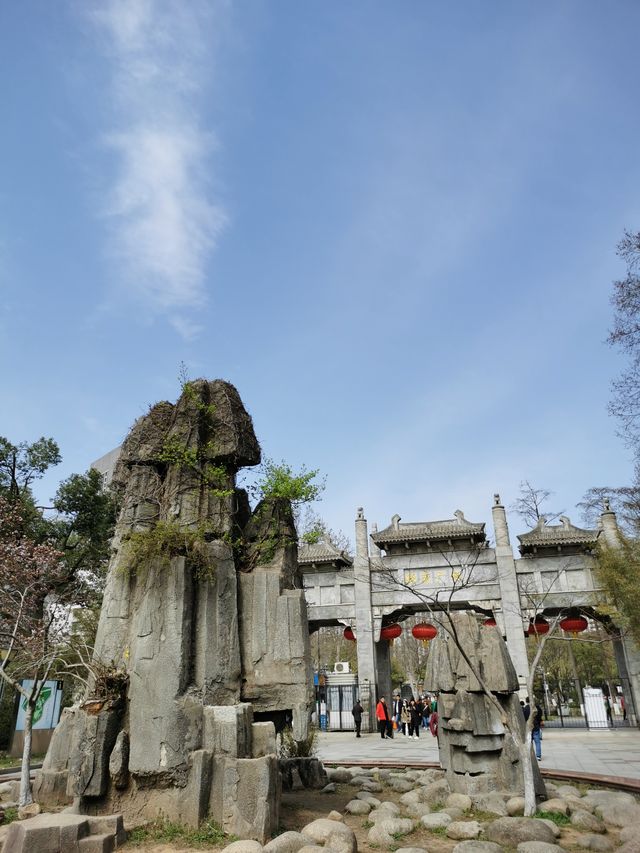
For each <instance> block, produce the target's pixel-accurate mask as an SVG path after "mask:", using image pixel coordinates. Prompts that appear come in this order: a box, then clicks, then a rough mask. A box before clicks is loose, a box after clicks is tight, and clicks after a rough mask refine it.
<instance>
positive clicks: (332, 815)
mask: <svg viewBox="0 0 640 853" xmlns="http://www.w3.org/2000/svg"><path fill="white" fill-rule="evenodd" d="M327 818H328V819H329V820H337V821H338V822H339V823H342V822H343V821H344V818H343V817H342V815H341V814H340V812H337V811H336V810H335V809H333V810H332V811H330V812H329V814H328V815H327Z"/></svg>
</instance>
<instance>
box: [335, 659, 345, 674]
mask: <svg viewBox="0 0 640 853" xmlns="http://www.w3.org/2000/svg"><path fill="white" fill-rule="evenodd" d="M333 671H334V672H342V673H345V672H349V664H348V663H347V661H346V660H341V661H338V662H337V663H334V665H333Z"/></svg>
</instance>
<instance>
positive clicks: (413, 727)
mask: <svg viewBox="0 0 640 853" xmlns="http://www.w3.org/2000/svg"><path fill="white" fill-rule="evenodd" d="M409 714H410V717H411V721H410V723H409V737H412V738H413V739H414V740H417V739H418V738H419V737H420V723H421V721H422V706H421V705H420V706H418V704H417V703H416V702H415V701H414V700H413V699H412V700H411V702H410V703H409Z"/></svg>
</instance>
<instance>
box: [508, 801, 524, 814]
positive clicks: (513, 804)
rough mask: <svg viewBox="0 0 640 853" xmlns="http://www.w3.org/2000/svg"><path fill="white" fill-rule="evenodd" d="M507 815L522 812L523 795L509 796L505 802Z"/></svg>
mask: <svg viewBox="0 0 640 853" xmlns="http://www.w3.org/2000/svg"><path fill="white" fill-rule="evenodd" d="M505 806H506V809H507V814H508V815H509V817H518V816H520V815H523V814H524V797H511V799H509V800H507V802H506V803H505Z"/></svg>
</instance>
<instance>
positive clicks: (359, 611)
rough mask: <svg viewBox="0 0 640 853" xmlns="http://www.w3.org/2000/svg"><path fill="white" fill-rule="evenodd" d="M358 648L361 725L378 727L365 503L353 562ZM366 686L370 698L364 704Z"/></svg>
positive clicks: (361, 513) (358, 514)
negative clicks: (362, 713) (361, 708)
mask: <svg viewBox="0 0 640 853" xmlns="http://www.w3.org/2000/svg"><path fill="white" fill-rule="evenodd" d="M353 577H354V590H355V592H354V596H355V611H356V624H355V634H356V640H357V652H358V684H359V685H360V695H361V702H362V706H363V708H364V716H363V720H362V727H363V729H364V730H365V731H375V727H376V715H375V703H376V681H377V678H376V654H375V644H374V636H373V611H372V608H371V563H370V562H369V534H368V530H367V520H366V518H365V517H364V511H363V509H362V507H359V508H358V513H357V516H356V556H355V560H354V562H353ZM367 690H368V693H369V701H368V703H367V704H365V700H366V696H367Z"/></svg>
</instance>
